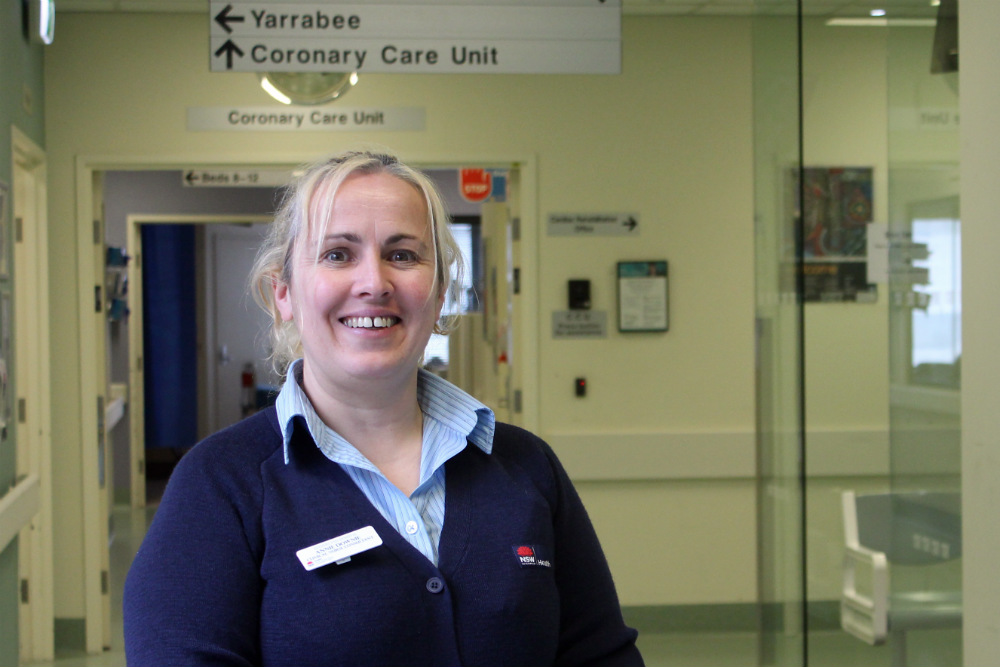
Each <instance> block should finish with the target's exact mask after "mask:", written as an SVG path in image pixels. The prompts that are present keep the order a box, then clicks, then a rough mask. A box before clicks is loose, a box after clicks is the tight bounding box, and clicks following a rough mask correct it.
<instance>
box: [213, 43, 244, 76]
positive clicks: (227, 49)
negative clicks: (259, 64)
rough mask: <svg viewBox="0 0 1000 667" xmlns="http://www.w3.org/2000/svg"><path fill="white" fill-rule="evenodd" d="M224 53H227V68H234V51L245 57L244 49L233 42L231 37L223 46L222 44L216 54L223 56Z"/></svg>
mask: <svg viewBox="0 0 1000 667" xmlns="http://www.w3.org/2000/svg"><path fill="white" fill-rule="evenodd" d="M223 53H224V54H226V69H232V68H233V54H234V53H235V54H236V55H238V56H240V57H241V58H242V57H243V50H242V49H241V48H240V47H238V46H236V45H235V44H233V40H231V39H227V40H226V42H225V44H223V45H222V46H220V47H219V48H218V49H217V50H216V51H215V55H217V56H221V55H222V54H223Z"/></svg>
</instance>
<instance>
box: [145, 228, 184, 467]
mask: <svg viewBox="0 0 1000 667" xmlns="http://www.w3.org/2000/svg"><path fill="white" fill-rule="evenodd" d="M194 232H195V228H194V225H182V224H177V225H160V224H151V225H143V226H142V298H143V322H142V330H143V336H144V338H145V340H144V352H143V360H144V362H143V363H144V367H145V373H146V379H145V391H146V412H145V416H146V447H147V448H152V447H170V448H174V449H186V448H188V447H191V446H192V445H194V444H195V442H196V441H197V437H198V370H197V369H198V359H197V354H196V352H197V349H196V345H197V322H196V311H195V262H194V253H195V234H194Z"/></svg>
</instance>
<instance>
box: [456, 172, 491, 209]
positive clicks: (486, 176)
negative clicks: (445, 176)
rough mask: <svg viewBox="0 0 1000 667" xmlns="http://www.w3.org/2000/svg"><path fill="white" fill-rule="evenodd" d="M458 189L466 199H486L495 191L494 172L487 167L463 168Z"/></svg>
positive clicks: (478, 200) (472, 200) (475, 200)
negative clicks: (487, 169)
mask: <svg viewBox="0 0 1000 667" xmlns="http://www.w3.org/2000/svg"><path fill="white" fill-rule="evenodd" d="M458 189H459V191H460V192H461V193H462V197H464V198H465V200H466V201H471V202H481V201H486V199H487V198H489V196H490V195H491V194H492V193H493V174H491V173H490V172H488V171H486V170H485V169H462V170H461V171H460V172H459V179H458Z"/></svg>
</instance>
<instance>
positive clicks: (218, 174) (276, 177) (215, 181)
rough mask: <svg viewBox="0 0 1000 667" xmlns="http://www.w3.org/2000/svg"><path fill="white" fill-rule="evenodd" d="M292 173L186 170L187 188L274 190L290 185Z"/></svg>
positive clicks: (276, 170)
mask: <svg viewBox="0 0 1000 667" xmlns="http://www.w3.org/2000/svg"><path fill="white" fill-rule="evenodd" d="M291 180H292V172H290V171H286V170H283V169H185V170H184V171H183V172H182V174H181V184H182V185H183V186H184V187H186V188H274V187H282V186H285V185H288V183H289V181H291Z"/></svg>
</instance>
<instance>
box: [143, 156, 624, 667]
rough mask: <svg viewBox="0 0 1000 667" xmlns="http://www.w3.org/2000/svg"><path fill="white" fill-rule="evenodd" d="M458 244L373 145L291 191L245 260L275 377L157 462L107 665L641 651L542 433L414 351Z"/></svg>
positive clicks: (498, 658)
mask: <svg viewBox="0 0 1000 667" xmlns="http://www.w3.org/2000/svg"><path fill="white" fill-rule="evenodd" d="M460 259H461V254H460V253H459V251H458V248H457V246H456V244H455V241H454V239H453V238H452V236H451V232H450V231H449V228H448V216H447V214H446V213H445V211H444V208H443V205H442V203H441V198H440V196H439V195H438V194H437V192H436V190H435V189H434V187H433V186H432V184H431V182H430V181H429V180H428V179H427V177H426V176H424V175H423V174H421V173H419V172H417V171H415V170H413V169H411V168H410V167H408V166H406V165H403V164H402V163H400V162H399V161H398V160H396V159H395V158H394V157H392V156H389V155H376V154H370V153H346V154H343V155H340V156H337V157H334V158H331V159H329V160H326V161H324V162H321V163H319V164H317V165H314V166H312V167H310V168H309V169H307V170H305V172H304V173H303V175H302V176H301V177H300V178H299V179H298V180H297V181H296V182H295V183H294V184H293V185H292V187H291V188H290V189H289V191H288V195H287V198H286V200H285V202H284V203H283V205H282V207H281V209H280V211H279V213H278V215H277V217H276V220H275V222H274V224H273V225H272V230H271V235H270V237H269V239H268V241H267V242H266V243H265V245H264V247H263V248H262V249H261V252H260V255H259V257H258V261H257V263H256V267H255V271H254V285H255V290H256V295H257V297H258V299H259V301H260V303H261V305H262V306H263V307H264V308H265V310H267V312H269V313H270V314H271V317H272V319H273V332H274V334H275V337H274V351H275V358H276V360H277V361H278V363H279V364H281V366H282V369H283V370H286V371H287V373H286V379H285V383H284V386H283V387H282V389H281V392H280V393H279V395H278V398H277V401H276V404H275V405H274V406H273V407H271V408H268V409H266V410H263V411H261V412H259V413H257V414H256V415H254V416H252V417H250V418H248V419H246V420H244V421H242V422H240V423H239V424H237V425H235V426H233V427H231V428H229V429H226V430H224V431H221V432H220V433H217V434H215V435H214V436H211V437H209V438H208V439H206V440H205V441H204V442H202V443H200V444H199V445H198V446H196V447H195V448H194V449H193V450H192V451H191V452H190V453H189V454H188V455H187V456H185V457H184V459H182V460H181V462H180V464H179V465H178V467H177V468H176V470H175V471H174V473H173V476H172V477H171V480H170V483H169V485H168V487H167V490H166V493H165V494H164V497H163V500H162V502H161V504H160V507H159V509H158V511H157V513H156V516H155V518H154V521H153V524H152V526H151V527H150V530H149V533H148V534H147V537H146V540H145V541H144V543H143V545H142V547H141V548H140V550H139V553H138V554H137V555H136V558H135V560H134V563H133V567H132V570H131V571H130V573H129V577H128V580H127V582H126V590H125V641H126V652H127V656H128V660H129V663H130V664H136V665H152V664H184V665H203V664H213V665H218V664H230V665H277V664H294V665H354V666H359V665H360V666H363V665H436V664H441V665H459V664H462V665H490V666H497V665H553V664H560V665H584V664H604V665H622V666H625V665H641V664H642V658H641V657H640V655H639V653H638V650H637V649H636V647H635V637H636V633H635V631H634V630H631V629H630V628H628V627H626V626H625V623H624V621H623V620H622V615H621V610H620V607H619V603H618V598H617V594H616V592H615V588H614V584H613V582H612V580H611V575H610V572H609V570H608V566H607V562H606V561H605V559H604V555H603V553H602V551H601V547H600V545H599V544H598V541H597V537H596V535H595V533H594V529H593V527H592V526H591V524H590V521H589V519H588V517H587V513H586V511H585V510H584V508H583V505H582V504H581V502H580V498H579V496H578V495H577V493H576V491H575V490H574V488H573V485H572V484H571V483H570V481H569V479H568V477H567V475H566V472H565V470H564V469H563V468H562V466H561V465H560V463H559V461H558V460H557V459H556V457H555V455H554V454H553V452H552V450H551V449H550V448H549V447H548V445H546V444H545V443H544V442H542V441H541V440H540V439H538V438H537V437H535V436H534V435H532V434H530V433H527V432H526V431H523V430H521V429H518V428H516V427H513V426H509V425H507V424H502V423H498V422H496V419H495V417H494V414H493V412H492V411H491V410H490V409H489V408H488V407H486V406H485V405H483V404H482V403H480V402H479V401H477V400H476V399H474V398H473V397H471V396H470V395H468V394H466V393H465V392H463V391H462V390H460V389H458V388H457V387H455V386H454V385H451V384H449V383H448V382H446V381H444V380H442V379H441V378H438V377H437V376H434V375H432V374H430V373H428V372H426V371H423V370H420V369H419V360H420V357H421V354H422V353H423V350H424V348H425V346H426V345H427V341H428V338H429V337H430V335H431V332H432V331H435V330H437V331H441V330H443V329H444V326H445V323H442V322H440V321H439V315H440V314H441V309H442V305H443V304H444V302H445V300H446V295H447V294H448V292H449V290H450V289H451V287H452V285H453V284H457V285H460V284H461V282H460V281H459V282H456V283H453V282H452V279H453V275H454V274H453V272H452V265H453V264H455V263H456V262H460ZM446 507H447V512H446V511H445V508H446Z"/></svg>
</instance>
